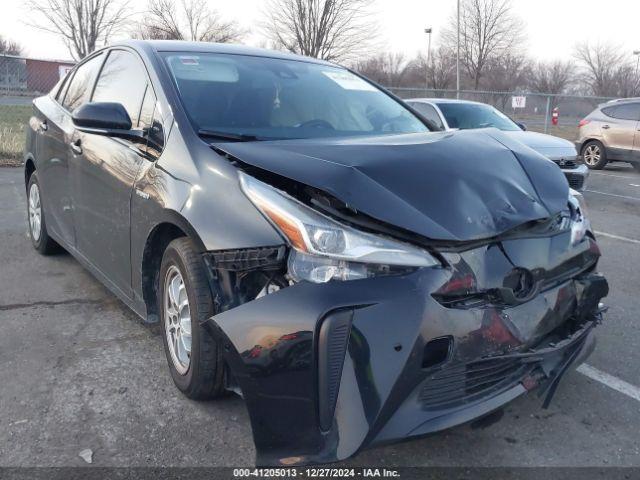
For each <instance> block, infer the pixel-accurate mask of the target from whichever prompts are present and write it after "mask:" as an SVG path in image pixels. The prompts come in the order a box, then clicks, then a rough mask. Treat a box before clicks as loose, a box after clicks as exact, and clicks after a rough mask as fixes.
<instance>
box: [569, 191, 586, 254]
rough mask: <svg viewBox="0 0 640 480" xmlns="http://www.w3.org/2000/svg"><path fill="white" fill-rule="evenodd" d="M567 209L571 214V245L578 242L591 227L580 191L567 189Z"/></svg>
mask: <svg viewBox="0 0 640 480" xmlns="http://www.w3.org/2000/svg"><path fill="white" fill-rule="evenodd" d="M569 209H570V215H571V245H577V244H578V243H580V242H581V241H582V240H583V239H584V237H585V235H586V234H587V231H588V230H589V229H590V228H591V224H590V222H589V219H588V218H587V204H586V202H585V200H584V196H582V194H581V193H580V192H577V191H575V190H573V189H569Z"/></svg>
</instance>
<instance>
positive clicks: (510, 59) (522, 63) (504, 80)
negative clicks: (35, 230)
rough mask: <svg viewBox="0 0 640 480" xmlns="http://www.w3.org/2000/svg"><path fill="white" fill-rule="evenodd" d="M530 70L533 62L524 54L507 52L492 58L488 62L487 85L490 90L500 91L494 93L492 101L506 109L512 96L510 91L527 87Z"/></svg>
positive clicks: (501, 108)
mask: <svg viewBox="0 0 640 480" xmlns="http://www.w3.org/2000/svg"><path fill="white" fill-rule="evenodd" d="M530 72H531V63H530V61H529V59H528V58H527V57H526V56H525V55H523V54H519V53H515V54H513V53H505V54H504V55H501V56H499V57H495V58H492V59H491V60H490V61H489V62H488V64H487V69H486V86H487V89H489V90H492V91H494V92H500V93H495V94H492V103H493V104H494V105H498V106H499V108H500V110H505V109H506V108H507V103H508V102H509V100H510V99H511V96H512V94H511V93H509V92H516V91H518V90H522V89H525V88H526V87H527V83H528V80H529V77H530V75H531V73H530Z"/></svg>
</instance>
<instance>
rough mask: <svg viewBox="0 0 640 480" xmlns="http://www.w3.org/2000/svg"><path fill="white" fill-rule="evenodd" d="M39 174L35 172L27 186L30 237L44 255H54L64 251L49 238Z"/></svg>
mask: <svg viewBox="0 0 640 480" xmlns="http://www.w3.org/2000/svg"><path fill="white" fill-rule="evenodd" d="M41 191H42V190H41V189H40V183H38V174H37V172H33V173H32V174H31V177H29V183H28V184H27V220H28V223H29V237H31V243H32V244H33V248H35V249H36V250H37V251H38V252H40V253H41V254H42V255H52V254H54V253H58V252H60V251H61V250H62V248H61V247H60V245H58V244H57V243H56V241H55V240H54V239H53V238H51V237H50V236H49V233H48V232H47V224H46V222H45V216H46V215H45V211H44V206H43V204H42V194H41Z"/></svg>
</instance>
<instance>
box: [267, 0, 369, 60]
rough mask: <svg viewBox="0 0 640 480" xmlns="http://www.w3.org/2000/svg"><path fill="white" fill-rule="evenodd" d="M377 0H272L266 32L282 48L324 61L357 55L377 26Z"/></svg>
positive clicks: (268, 3) (268, 8)
mask: <svg viewBox="0 0 640 480" xmlns="http://www.w3.org/2000/svg"><path fill="white" fill-rule="evenodd" d="M372 3H373V0H268V1H267V2H266V8H265V17H266V20H265V22H264V24H263V30H264V32H265V35H266V36H267V37H268V38H269V39H270V40H271V41H272V42H273V43H275V44H276V45H278V46H279V47H280V48H283V49H286V50H288V51H290V52H294V53H299V54H302V55H307V56H310V57H316V58H321V59H324V60H334V61H335V60H343V61H344V60H349V59H353V58H357V57H358V56H359V55H360V54H362V52H363V49H364V48H365V47H366V46H367V45H370V40H371V38H372V36H373V35H374V32H375V31H376V29H375V28H374V27H373V25H372V20H371V18H370V10H369V8H370V6H371V5H372Z"/></svg>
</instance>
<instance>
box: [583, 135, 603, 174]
mask: <svg viewBox="0 0 640 480" xmlns="http://www.w3.org/2000/svg"><path fill="white" fill-rule="evenodd" d="M582 158H583V159H584V163H585V165H586V166H587V167H589V168H590V169H591V170H602V169H603V168H604V166H605V165H606V164H607V152H606V150H605V148H604V145H602V143H600V142H598V141H597V140H592V141H590V142H587V143H586V144H585V145H584V147H583V148H582Z"/></svg>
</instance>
